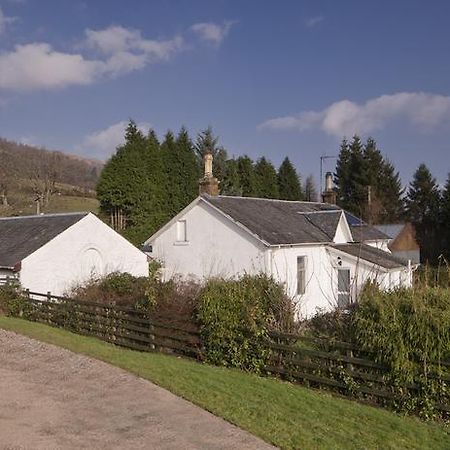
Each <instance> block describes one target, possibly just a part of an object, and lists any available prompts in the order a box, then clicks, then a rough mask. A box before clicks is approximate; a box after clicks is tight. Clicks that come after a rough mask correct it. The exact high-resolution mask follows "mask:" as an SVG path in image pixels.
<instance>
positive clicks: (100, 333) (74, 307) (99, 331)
mask: <svg viewBox="0 0 450 450" xmlns="http://www.w3.org/2000/svg"><path fill="white" fill-rule="evenodd" d="M27 294H28V296H29V299H28V300H29V301H28V305H27V306H28V307H27V310H26V311H24V313H23V314H24V315H25V317H26V318H28V319H30V320H33V321H36V322H41V323H46V324H49V325H53V326H56V327H60V328H65V329H67V330H70V331H73V332H76V333H80V334H85V335H89V336H94V337H97V338H100V339H102V340H104V341H107V342H110V343H113V344H116V345H120V346H122V347H128V348H131V349H134V350H141V351H162V352H166V353H175V354H180V355H183V356H188V357H192V358H197V359H198V358H201V355H202V346H201V341H200V331H199V329H198V327H197V326H194V325H193V324H192V322H191V321H187V320H186V318H184V317H181V316H180V317H179V316H174V315H170V316H165V315H149V314H148V313H146V312H143V311H138V310H135V309H132V308H126V307H121V306H116V305H105V304H101V303H94V302H84V301H83V302H80V301H75V300H71V299H67V298H64V297H58V296H52V295H50V294H41V293H38V292H31V291H29V292H27Z"/></svg>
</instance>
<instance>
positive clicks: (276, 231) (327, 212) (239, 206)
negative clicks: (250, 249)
mask: <svg viewBox="0 0 450 450" xmlns="http://www.w3.org/2000/svg"><path fill="white" fill-rule="evenodd" d="M203 198H204V199H205V200H206V201H207V202H208V203H210V204H211V205H213V206H214V207H216V208H218V209H219V210H220V211H222V213H224V214H226V215H228V216H229V217H231V218H232V219H233V220H234V221H236V222H239V223H240V224H241V225H243V226H245V227H246V228H247V229H248V230H250V231H251V232H252V233H253V234H255V235H257V236H258V237H259V238H260V239H262V240H263V241H265V242H267V243H268V244H269V245H283V244H303V243H320V242H332V240H333V238H334V235H335V233H336V228H337V225H338V223H339V219H340V216H341V213H342V210H341V209H339V208H338V207H336V206H334V205H329V204H326V203H315V202H297V201H285V200H272V199H261V198H251V197H229V196H221V195H219V196H215V197H212V196H204V197H203Z"/></svg>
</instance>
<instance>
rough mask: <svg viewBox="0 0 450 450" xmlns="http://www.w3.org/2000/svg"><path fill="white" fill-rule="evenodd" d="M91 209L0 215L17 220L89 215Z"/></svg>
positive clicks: (2, 218)
mask: <svg viewBox="0 0 450 450" xmlns="http://www.w3.org/2000/svg"><path fill="white" fill-rule="evenodd" d="M88 214H90V211H83V212H69V213H50V214H33V215H28V216H9V217H0V220H17V219H39V218H44V217H45V218H46V217H64V216H87V215H88Z"/></svg>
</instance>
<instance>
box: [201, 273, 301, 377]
mask: <svg viewBox="0 0 450 450" xmlns="http://www.w3.org/2000/svg"><path fill="white" fill-rule="evenodd" d="M293 317H294V314H293V307H292V303H291V302H290V300H289V299H288V298H287V297H286V295H285V294H284V291H283V288H282V286H280V285H279V284H276V283H275V282H274V281H273V280H272V279H271V278H268V277H267V276H265V275H258V276H248V275H246V276H244V277H242V278H241V279H239V280H222V279H213V280H210V281H208V282H207V284H206V286H205V288H204V289H203V291H202V292H201V294H200V296H199V301H198V319H199V321H200V324H201V335H202V340H203V343H204V345H205V352H206V354H205V359H206V361H207V362H209V363H211V364H216V365H224V366H232V367H238V368H241V369H245V370H249V371H255V372H258V371H260V369H261V368H262V367H263V366H264V364H265V362H266V360H267V357H268V350H267V346H266V345H265V343H266V342H267V339H268V331H269V329H278V330H280V331H289V330H290V328H289V327H292V326H293V323H294V320H293Z"/></svg>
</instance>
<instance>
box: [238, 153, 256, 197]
mask: <svg viewBox="0 0 450 450" xmlns="http://www.w3.org/2000/svg"><path fill="white" fill-rule="evenodd" d="M237 171H238V176H239V186H240V187H241V191H242V194H241V195H242V196H243V197H256V196H257V191H258V188H257V185H256V174H255V167H254V165H253V161H252V159H251V158H250V157H248V156H247V155H244V156H240V157H239V158H238V159H237Z"/></svg>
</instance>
